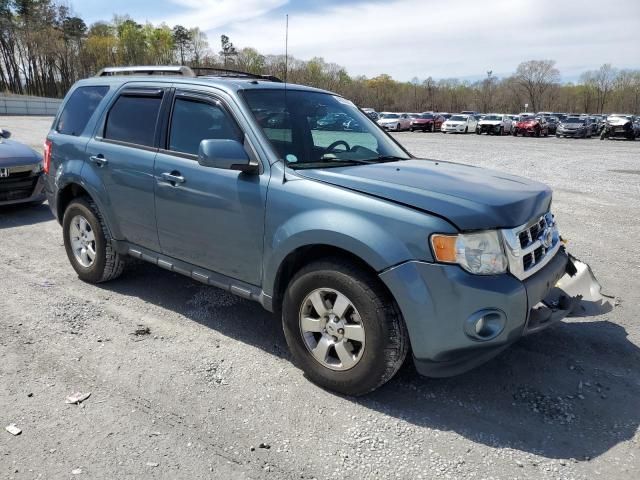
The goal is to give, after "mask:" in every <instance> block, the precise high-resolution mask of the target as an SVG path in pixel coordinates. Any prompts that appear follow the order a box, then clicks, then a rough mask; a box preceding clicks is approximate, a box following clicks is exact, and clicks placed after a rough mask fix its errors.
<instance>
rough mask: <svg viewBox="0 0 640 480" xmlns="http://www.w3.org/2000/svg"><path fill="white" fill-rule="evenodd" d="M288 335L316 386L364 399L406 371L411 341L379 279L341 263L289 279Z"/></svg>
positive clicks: (328, 262) (332, 262)
mask: <svg viewBox="0 0 640 480" xmlns="http://www.w3.org/2000/svg"><path fill="white" fill-rule="evenodd" d="M282 322H283V329H284V334H285V337H286V340H287V344H288V345H289V349H290V350H291V354H292V356H293V358H294V361H295V363H296V364H297V365H298V366H299V367H300V368H302V370H303V371H304V372H305V374H306V375H307V377H308V378H309V379H310V380H311V381H313V382H314V383H316V384H318V385H320V386H321V387H323V388H326V389H328V390H333V391H335V392H339V393H342V394H346V395H354V396H358V395H364V394H366V393H369V392H371V391H373V390H375V389H376V388H378V387H380V386H381V385H383V384H384V383H386V382H387V381H388V380H390V379H391V378H392V377H393V376H394V375H395V373H396V372H397V371H398V369H399V368H400V367H401V366H402V364H403V362H404V360H405V358H406V356H407V351H408V349H409V337H408V333H407V329H406V327H405V324H404V320H403V319H402V316H401V314H400V311H399V309H398V307H397V305H396V303H395V301H394V300H393V298H392V297H391V295H390V294H389V293H388V292H387V291H386V289H385V288H384V286H383V285H382V284H381V283H380V280H379V279H378V278H376V277H375V276H374V275H372V274H370V273H368V272H367V271H365V270H363V269H361V268H359V267H357V266H356V265H354V264H351V263H348V262H345V261H342V260H341V259H338V258H336V259H329V260H325V261H319V262H315V263H312V264H310V265H308V266H306V267H304V268H303V269H302V270H300V271H299V272H298V273H297V274H296V275H295V276H294V278H293V279H292V280H291V282H290V284H289V286H288V288H287V291H286V293H285V296H284V300H283V309H282Z"/></svg>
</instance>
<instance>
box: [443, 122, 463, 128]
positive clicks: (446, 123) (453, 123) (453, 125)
mask: <svg viewBox="0 0 640 480" xmlns="http://www.w3.org/2000/svg"><path fill="white" fill-rule="evenodd" d="M444 123H445V125H447V126H449V127H457V126H458V125H464V124H465V123H467V122H461V121H458V120H455V121H453V122H452V121H450V120H447V121H446V122H444Z"/></svg>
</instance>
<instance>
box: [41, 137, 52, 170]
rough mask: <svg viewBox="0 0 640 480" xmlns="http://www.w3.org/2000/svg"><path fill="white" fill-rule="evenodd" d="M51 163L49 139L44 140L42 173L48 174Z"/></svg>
mask: <svg viewBox="0 0 640 480" xmlns="http://www.w3.org/2000/svg"><path fill="white" fill-rule="evenodd" d="M50 165H51V140H45V142H44V162H43V169H44V173H46V174H47V175H48V174H49V167H50Z"/></svg>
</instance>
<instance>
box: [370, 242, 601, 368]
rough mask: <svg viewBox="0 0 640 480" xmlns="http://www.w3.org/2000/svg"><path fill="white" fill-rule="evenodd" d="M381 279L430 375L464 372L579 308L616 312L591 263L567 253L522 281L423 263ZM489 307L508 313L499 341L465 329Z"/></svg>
mask: <svg viewBox="0 0 640 480" xmlns="http://www.w3.org/2000/svg"><path fill="white" fill-rule="evenodd" d="M572 274H573V275H572ZM380 277H381V279H382V280H383V281H384V282H385V284H386V285H387V287H388V288H389V289H390V290H391V293H392V294H393V295H394V297H395V299H396V301H397V303H398V305H399V307H400V310H401V311H402V314H403V316H404V319H405V322H406V325H407V329H408V331H409V336H410V339H411V347H412V350H413V355H414V360H415V364H416V368H417V370H418V371H419V372H420V373H421V374H423V375H426V376H432V377H445V376H452V375H457V374H460V373H464V372H465V371H468V370H470V369H472V368H474V367H476V366H478V365H480V364H482V363H484V362H486V361H487V360H489V359H490V358H492V357H494V356H495V355H497V354H498V353H500V352H501V351H502V350H504V349H505V348H507V347H508V346H509V345H511V344H513V343H514V342H515V341H517V340H518V339H520V338H521V337H522V336H524V335H529V334H531V333H534V332H538V331H540V330H542V329H544V328H547V327H549V326H551V325H552V324H554V323H555V322H557V321H559V320H561V319H563V318H565V317H567V316H569V315H570V314H573V312H580V311H582V312H583V313H584V312H586V311H588V312H589V313H588V314H594V313H595V312H596V311H598V312H602V310H603V309H605V310H606V309H608V310H610V309H611V305H610V304H609V303H608V302H607V301H606V299H604V297H602V295H601V294H600V285H599V284H598V282H597V281H596V279H595V277H594V276H593V274H592V273H591V270H590V269H589V267H588V266H587V265H586V264H584V263H581V262H579V261H577V260H575V259H573V258H571V257H570V256H569V255H567V254H566V253H565V252H564V250H561V251H559V252H558V254H556V256H555V257H554V259H553V260H552V261H551V262H549V264H548V265H546V266H545V268H543V269H542V270H540V271H539V272H538V273H536V274H535V275H533V276H532V277H530V278H528V279H527V280H525V281H524V282H521V281H519V280H517V279H516V278H515V277H513V276H511V275H508V274H504V275H493V276H478V275H471V274H469V273H467V272H465V271H464V270H462V269H461V268H459V267H457V266H452V265H440V264H430V263H425V262H417V261H414V262H408V263H405V264H402V265H399V266H397V267H395V268H392V269H390V270H387V271H385V272H383V273H382V274H381V275H380ZM585 303H587V305H588V307H589V309H588V310H586V309H585V305H584V304H585ZM583 309H585V310H583ZM483 310H494V311H499V312H501V313H503V314H504V317H505V318H506V322H505V325H504V328H503V329H502V331H501V333H500V334H499V335H497V336H496V337H495V338H492V339H490V340H486V341H479V340H477V339H473V338H471V337H469V336H468V335H467V334H466V333H465V322H467V320H468V319H469V318H470V317H471V316H473V315H474V314H476V313H477V312H479V311H483ZM608 310H607V311H608Z"/></svg>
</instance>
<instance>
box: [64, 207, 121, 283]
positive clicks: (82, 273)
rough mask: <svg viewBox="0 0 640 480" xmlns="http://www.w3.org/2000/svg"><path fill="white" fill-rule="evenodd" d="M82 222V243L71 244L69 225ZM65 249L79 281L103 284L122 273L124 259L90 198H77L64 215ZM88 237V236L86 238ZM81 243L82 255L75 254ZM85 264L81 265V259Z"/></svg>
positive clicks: (71, 234)
mask: <svg viewBox="0 0 640 480" xmlns="http://www.w3.org/2000/svg"><path fill="white" fill-rule="evenodd" d="M76 220H78V221H81V220H84V222H86V224H85V223H83V225H84V228H83V229H82V230H83V234H84V235H85V238H84V239H79V238H78V239H76V240H74V238H72V237H74V231H77V230H73V229H74V227H73V226H72V221H74V222H75V221H76ZM62 232H63V236H64V248H65V250H66V251H67V257H68V258H69V262H71V266H72V267H73V269H74V270H75V271H76V273H77V274H78V277H79V278H80V280H83V281H85V282H88V283H102V282H107V281H109V280H113V279H115V278H117V277H119V276H120V275H121V274H122V271H123V270H124V265H125V262H124V259H123V257H122V255H120V254H119V253H118V252H117V251H116V250H115V248H114V246H113V243H112V241H111V234H110V233H109V230H108V228H107V227H106V224H105V223H104V220H103V219H102V215H101V214H100V212H99V210H98V207H97V206H96V204H95V203H94V202H93V200H91V199H90V198H86V197H85V198H76V199H75V200H73V201H72V202H71V203H70V204H69V206H68V207H67V209H66V210H65V212H64V217H63V220H62ZM87 234H88V236H86V235H87ZM82 241H84V242H85V244H86V248H85V249H84V253H81V252H80V253H79V252H78V246H79V245H80V244H79V243H78V242H82ZM87 252H90V253H87ZM83 257H84V258H85V259H86V261H85V262H84V263H85V264H84V265H83V260H82V258H83Z"/></svg>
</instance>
